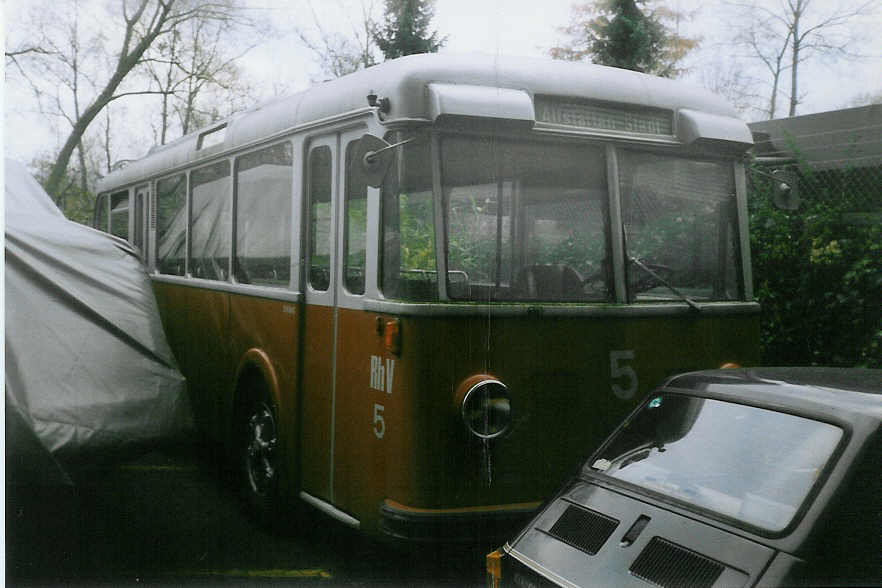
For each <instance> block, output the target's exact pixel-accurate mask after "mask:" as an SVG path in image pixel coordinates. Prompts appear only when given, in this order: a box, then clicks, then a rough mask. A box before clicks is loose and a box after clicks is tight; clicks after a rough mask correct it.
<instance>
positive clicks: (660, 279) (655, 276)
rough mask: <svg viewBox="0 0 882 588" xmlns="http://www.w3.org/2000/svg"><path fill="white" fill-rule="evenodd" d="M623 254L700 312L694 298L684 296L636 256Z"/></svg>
mask: <svg viewBox="0 0 882 588" xmlns="http://www.w3.org/2000/svg"><path fill="white" fill-rule="evenodd" d="M625 255H626V259H627V260H628V261H630V262H631V263H633V264H634V265H636V266H637V267H639V268H640V269H642V270H643V271H645V272H646V273H648V274H649V275H650V276H652V277H653V278H655V279H656V280H658V281H659V282H660V283H661V284H662V285H664V286H667V288H668V289H669V290H670V291H671V292H673V293H674V294H676V295H677V296H678V297H679V298H680V300H682V301H683V302H685V303H686V304H688V305H689V307H690V308H692V310H695V311H698V312H701V307H700V306H698V304H696V303H695V301H694V300H692V299H691V298H689V297H688V296H686V295H685V294H683V293H682V292H680V291H679V290H677V289H676V288H675V287H674V286H673V284H671V283H670V282H668V281H667V280H666V279H664V278H663V277H661V276H660V275H658V272H656V271H654V270H653V269H652V268H650V267H649V266H647V265H646V264H645V263H643V262H642V261H640V260H639V259H637V258H636V257H630V256H628V254H627V252H626V253H625Z"/></svg>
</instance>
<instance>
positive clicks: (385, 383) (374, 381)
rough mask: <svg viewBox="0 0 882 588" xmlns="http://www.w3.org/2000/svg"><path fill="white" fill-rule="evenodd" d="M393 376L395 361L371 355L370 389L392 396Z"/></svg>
mask: <svg viewBox="0 0 882 588" xmlns="http://www.w3.org/2000/svg"><path fill="white" fill-rule="evenodd" d="M394 376H395V360H394V359H387V360H386V363H385V365H384V363H383V358H382V357H378V356H376V355H371V388H373V389H374V390H379V391H380V392H385V393H386V394H392V378H393V377H394Z"/></svg>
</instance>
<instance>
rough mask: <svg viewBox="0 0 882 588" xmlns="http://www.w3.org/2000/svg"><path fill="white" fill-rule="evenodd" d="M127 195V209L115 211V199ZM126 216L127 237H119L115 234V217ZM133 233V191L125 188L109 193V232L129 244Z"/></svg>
mask: <svg viewBox="0 0 882 588" xmlns="http://www.w3.org/2000/svg"><path fill="white" fill-rule="evenodd" d="M122 194H125V197H126V205H125V208H121V209H119V210H114V207H113V199H114V198H116V197H117V196H120V195H122ZM122 213H125V215H126V236H125V237H122V236H121V235H117V234H116V233H114V232H113V215H114V214H122ZM131 231H132V189H131V188H130V187H126V188H123V189H121V190H117V191H116V192H109V193H108V194H107V232H108V233H109V234H111V235H113V236H114V237H117V238H119V239H124V240H125V241H127V242H129V241H130V237H131V234H132V233H131Z"/></svg>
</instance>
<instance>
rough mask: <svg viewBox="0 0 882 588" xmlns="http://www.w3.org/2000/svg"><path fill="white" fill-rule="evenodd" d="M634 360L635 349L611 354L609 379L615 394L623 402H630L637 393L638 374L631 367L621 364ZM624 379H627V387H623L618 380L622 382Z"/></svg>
mask: <svg viewBox="0 0 882 588" xmlns="http://www.w3.org/2000/svg"><path fill="white" fill-rule="evenodd" d="M633 359H634V350H633V349H622V350H619V351H610V352H609V378H610V385H611V386H612V391H613V394H615V395H616V396H617V397H619V398H621V399H622V400H628V399H629V398H631V397H633V396H634V393H635V392H637V372H635V371H634V368H633V367H631V366H630V365H622V364H621V362H624V361H630V360H633ZM623 378H626V379H627V386H621V385H620V384H618V383H616V380H618V381H619V382H621V380H622V379H623Z"/></svg>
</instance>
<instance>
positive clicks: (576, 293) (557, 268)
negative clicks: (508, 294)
mask: <svg viewBox="0 0 882 588" xmlns="http://www.w3.org/2000/svg"><path fill="white" fill-rule="evenodd" d="M515 292H516V293H517V295H518V297H523V298H527V299H537V300H571V299H574V298H579V297H581V294H582V276H580V275H579V272H577V271H576V270H574V269H573V268H572V267H570V266H568V265H566V264H562V263H549V264H534V265H528V266H524V267H523V268H522V269H521V271H520V273H519V274H518V277H517V279H516V280H515Z"/></svg>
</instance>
